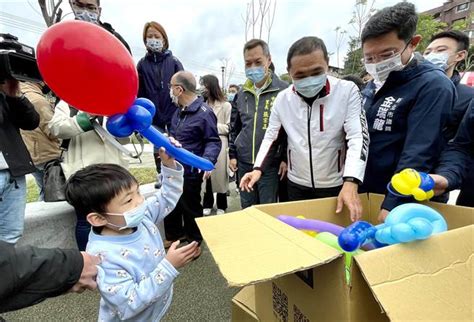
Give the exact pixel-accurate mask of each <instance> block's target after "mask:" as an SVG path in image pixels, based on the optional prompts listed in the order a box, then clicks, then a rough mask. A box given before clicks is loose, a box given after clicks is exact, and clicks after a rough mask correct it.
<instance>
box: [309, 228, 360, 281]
mask: <svg viewBox="0 0 474 322" xmlns="http://www.w3.org/2000/svg"><path fill="white" fill-rule="evenodd" d="M314 238H316V239H317V240H319V241H320V242H323V243H325V244H326V245H328V246H331V247H332V248H334V249H337V250H338V251H340V252H342V253H344V259H345V263H346V269H345V271H346V282H347V284H349V283H350V281H351V274H350V269H351V264H352V256H354V255H358V254H362V253H363V252H364V251H363V250H361V249H358V250H356V251H354V252H346V251H344V250H343V249H342V248H341V246H339V242H338V241H337V236H336V235H334V234H331V233H328V232H322V233H319V234H317V235H316V236H315V237H314Z"/></svg>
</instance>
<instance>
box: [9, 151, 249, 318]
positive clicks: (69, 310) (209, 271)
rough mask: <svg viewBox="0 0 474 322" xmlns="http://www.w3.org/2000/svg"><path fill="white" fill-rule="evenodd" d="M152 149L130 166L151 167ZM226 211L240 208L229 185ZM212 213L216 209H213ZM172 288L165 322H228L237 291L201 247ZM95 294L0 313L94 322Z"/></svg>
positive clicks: (56, 299)
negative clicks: (139, 161)
mask: <svg viewBox="0 0 474 322" xmlns="http://www.w3.org/2000/svg"><path fill="white" fill-rule="evenodd" d="M150 151H151V149H150V148H149V147H145V153H144V154H143V156H142V161H143V162H142V163H141V164H140V163H137V161H136V160H133V161H131V166H133V167H154V162H153V158H152V155H151V153H150ZM228 201H229V209H228V211H229V212H231V211H236V210H239V209H240V200H239V198H238V194H237V193H236V192H235V185H234V184H231V196H230V197H229V198H228ZM214 211H215V210H214ZM180 273H181V275H180V276H179V277H178V279H177V280H176V283H175V285H174V298H173V304H172V306H171V308H170V310H169V311H168V314H167V316H166V318H165V319H164V321H230V314H231V306H230V305H231V299H232V297H233V296H234V295H235V293H237V292H238V289H230V288H228V287H227V284H226V281H225V280H224V278H223V277H222V275H221V274H220V272H219V270H218V268H217V265H216V263H215V262H214V260H213V258H212V255H211V254H210V253H209V250H208V249H207V247H206V246H205V245H204V247H203V253H202V255H201V257H200V258H199V259H198V260H196V261H195V262H193V263H191V264H190V265H189V266H187V267H185V268H183V269H182V270H181V271H180ZM98 308H99V294H98V292H90V291H88V292H84V293H82V294H68V295H65V296H60V297H57V298H54V299H49V300H46V301H44V302H43V303H41V304H38V305H36V306H33V307H30V308H27V309H23V310H19V311H16V312H10V313H6V314H3V315H2V317H3V318H4V319H5V320H6V321H8V322H10V321H11V322H15V321H42V322H49V321H97V313H98Z"/></svg>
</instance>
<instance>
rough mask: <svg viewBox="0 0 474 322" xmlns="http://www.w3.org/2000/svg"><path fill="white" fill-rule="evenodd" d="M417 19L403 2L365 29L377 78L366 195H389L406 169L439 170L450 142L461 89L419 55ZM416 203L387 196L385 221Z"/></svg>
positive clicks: (368, 96) (370, 110) (370, 104)
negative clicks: (448, 132)
mask: <svg viewBox="0 0 474 322" xmlns="http://www.w3.org/2000/svg"><path fill="white" fill-rule="evenodd" d="M417 21H418V16H417V14H416V12H415V6H414V5H413V4H411V3H409V2H401V3H398V4H396V5H395V6H393V7H387V8H384V9H382V10H380V11H379V12H377V13H376V14H375V15H373V16H372V17H371V18H370V20H369V21H368V22H367V24H366V25H365V27H364V30H363V31H362V37H361V38H362V39H361V40H362V50H363V55H364V63H365V67H366V70H367V72H368V73H369V74H370V75H371V76H372V77H373V80H372V81H370V82H369V83H368V84H367V87H366V88H365V89H364V91H363V92H362V94H363V100H364V108H365V110H366V116H367V122H368V126H369V133H370V145H369V158H368V162H367V168H366V173H365V180H364V184H363V185H362V190H363V191H367V192H373V193H382V194H386V193H387V188H386V187H387V183H389V182H390V179H391V177H392V176H393V175H394V174H395V173H397V172H399V171H401V170H403V169H405V168H414V169H416V170H418V171H423V172H430V171H432V170H434V168H435V166H436V163H437V161H438V158H439V155H440V153H441V150H442V148H443V145H444V142H445V140H444V138H443V128H444V127H445V125H446V124H447V121H448V118H449V115H450V113H451V110H452V108H453V105H454V100H455V96H456V94H455V88H454V85H453V84H452V82H451V81H450V80H449V78H447V77H446V75H444V73H443V71H442V70H440V69H439V68H437V67H436V66H434V65H433V64H431V63H429V62H427V61H425V60H424V59H423V57H422V56H421V55H419V54H417V53H415V49H416V46H417V45H418V43H419V42H420V40H421V36H420V35H415V32H416V25H417ZM410 201H412V199H410V198H403V199H402V198H400V197H397V196H394V195H390V194H387V195H386V197H385V199H384V201H383V203H382V206H381V211H380V213H379V220H381V221H383V220H385V217H386V216H387V214H388V212H389V211H390V210H392V209H393V208H394V207H396V206H398V205H399V204H401V203H403V202H410Z"/></svg>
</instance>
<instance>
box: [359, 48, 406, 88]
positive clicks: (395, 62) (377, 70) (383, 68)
mask: <svg viewBox="0 0 474 322" xmlns="http://www.w3.org/2000/svg"><path fill="white" fill-rule="evenodd" d="M404 67H405V66H404V65H403V63H402V56H401V54H396V55H395V56H393V57H392V58H389V59H386V60H384V61H381V62H379V63H375V64H365V70H366V71H367V73H369V74H370V76H372V77H373V78H374V82H375V83H376V84H377V83H384V82H385V81H386V80H387V78H388V75H389V74H390V73H391V72H393V71H399V70H402V69H403V68H404Z"/></svg>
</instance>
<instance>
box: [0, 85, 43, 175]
mask: <svg viewBox="0 0 474 322" xmlns="http://www.w3.org/2000/svg"><path fill="white" fill-rule="evenodd" d="M39 121H40V117H39V114H38V113H37V112H36V111H35V108H34V107H33V105H31V103H30V101H28V99H26V98H24V97H23V98H14V97H9V96H5V95H4V94H3V93H0V151H1V152H2V153H3V157H4V158H5V161H7V164H8V167H9V169H10V172H11V174H12V176H14V177H19V176H23V175H25V174H27V173H31V172H33V171H35V170H36V168H35V166H34V165H33V161H31V157H30V154H29V153H28V150H27V149H26V146H25V143H24V142H23V139H22V138H21V135H20V129H22V130H26V131H28V130H34V129H36V128H37V127H38V125H39Z"/></svg>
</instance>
